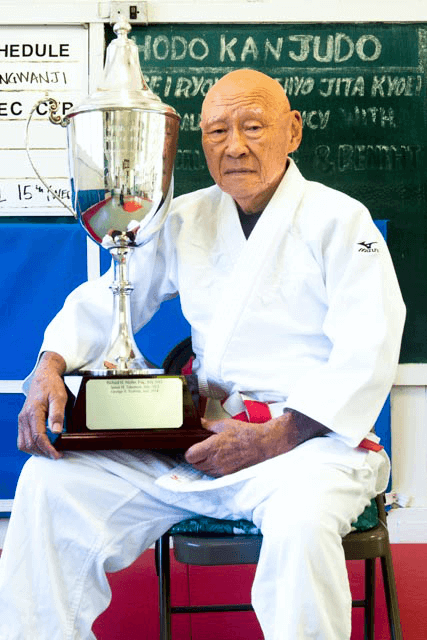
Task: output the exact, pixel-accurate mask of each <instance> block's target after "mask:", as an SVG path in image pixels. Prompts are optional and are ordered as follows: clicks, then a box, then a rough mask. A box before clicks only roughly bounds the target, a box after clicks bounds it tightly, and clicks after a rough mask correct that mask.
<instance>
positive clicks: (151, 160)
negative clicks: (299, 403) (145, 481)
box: [27, 18, 209, 450]
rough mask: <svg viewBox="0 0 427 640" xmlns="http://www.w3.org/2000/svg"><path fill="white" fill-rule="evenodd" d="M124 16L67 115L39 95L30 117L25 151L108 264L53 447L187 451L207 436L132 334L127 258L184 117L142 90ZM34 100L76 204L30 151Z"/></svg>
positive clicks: (160, 207) (150, 227)
mask: <svg viewBox="0 0 427 640" xmlns="http://www.w3.org/2000/svg"><path fill="white" fill-rule="evenodd" d="M130 29H131V27H130V25H129V24H128V23H127V22H126V21H125V20H124V19H123V18H120V19H119V21H118V23H117V24H116V25H114V31H115V33H116V35H117V38H116V39H115V40H113V41H112V42H111V43H110V44H109V45H108V47H107V55H106V62H105V67H104V74H103V79H102V82H101V84H100V86H99V88H98V90H97V91H96V92H95V93H94V94H92V95H91V96H89V97H88V98H87V100H86V101H85V102H84V103H83V104H82V105H80V106H79V107H78V108H76V109H75V110H73V111H72V112H70V113H67V114H66V116H65V117H64V118H61V117H60V116H58V115H57V107H58V104H57V102H56V101H55V100H54V99H53V98H46V97H45V98H43V99H42V100H40V101H39V103H37V105H35V107H34V108H33V110H32V112H31V114H30V117H29V120H28V123H27V153H28V157H29V160H30V162H31V165H32V166H33V169H34V171H35V173H36V175H37V176H38V178H39V179H40V180H41V182H42V183H43V184H44V186H45V187H46V188H47V189H48V190H49V191H50V192H51V193H52V194H53V195H54V196H55V197H56V198H57V199H58V200H60V201H61V203H62V204H64V206H66V207H67V208H68V209H69V210H70V211H71V212H72V214H73V215H74V216H75V217H77V218H78V220H79V221H80V223H81V224H82V226H83V227H84V229H85V230H86V232H87V233H88V235H89V236H90V237H91V238H92V239H93V240H94V241H95V242H96V243H98V244H99V245H101V246H102V247H104V248H105V249H108V250H109V251H110V253H111V255H112V257H113V262H114V281H113V283H112V285H111V287H110V288H111V289H112V292H113V302H112V308H113V313H112V332H111V337H110V342H109V344H108V345H106V349H105V352H104V354H103V356H102V357H101V364H102V366H101V368H97V369H93V370H85V371H81V370H80V371H77V372H75V374H76V375H79V376H82V381H81V385H80V389H79V392H78V394H77V397H76V398H75V397H74V396H73V394H71V392H69V402H68V403H67V409H66V431H65V432H64V433H62V434H61V435H60V436H59V437H58V438H57V439H56V440H55V442H54V445H55V447H56V448H57V449H111V448H126V449H129V448H144V449H147V448H148V449H168V450H170V449H186V448H187V447H188V446H190V445H191V444H193V443H194V442H197V441H199V440H200V439H202V438H205V437H207V436H208V435H209V432H207V431H206V430H204V429H202V428H201V426H200V418H199V415H198V412H197V410H196V408H195V406H194V403H193V400H192V397H191V393H190V391H189V388H188V384H187V380H186V378H185V376H168V375H164V371H163V370H162V369H155V368H153V366H152V365H150V364H149V363H148V362H147V361H146V360H145V358H144V356H143V355H142V354H141V352H140V351H139V349H138V347H137V345H136V343H135V339H134V336H133V332H132V321H131V305H130V296H131V294H132V290H133V286H132V283H131V282H130V281H129V275H128V274H129V261H130V260H131V257H132V252H133V251H134V249H135V247H137V246H140V245H144V244H146V243H148V242H150V241H151V240H152V239H153V237H154V236H155V235H156V233H157V232H158V231H159V230H160V229H161V227H162V226H163V224H164V222H165V220H166V217H167V214H168V208H169V203H170V200H171V197H172V175H173V164H174V159H175V155H176V147H177V139H178V131H179V123H180V117H179V115H178V114H177V113H176V111H175V110H174V109H173V108H172V107H170V106H168V105H165V104H164V103H163V102H162V101H161V100H160V98H158V97H157V96H156V95H155V94H154V93H152V92H151V90H150V89H149V88H148V86H147V84H146V82H145V79H144V77H143V75H142V72H141V68H140V65H139V57H138V48H137V45H136V44H135V43H134V42H133V41H132V40H130V39H128V37H127V34H128V32H129V31H130ZM40 102H48V104H49V109H50V115H49V118H50V121H51V122H52V123H53V124H60V125H62V126H64V127H67V141H68V157H69V167H70V178H71V193H72V207H73V208H72V209H71V208H70V207H68V205H67V204H65V203H64V202H62V200H61V199H60V198H58V196H56V194H54V193H53V192H52V190H51V189H50V188H49V187H48V185H47V184H46V182H45V181H44V180H43V178H42V177H41V176H40V175H39V173H38V171H37V169H36V167H35V166H34V164H33V162H32V160H31V156H30V154H29V150H28V126H29V122H30V120H31V115H32V113H33V112H34V110H35V109H36V108H37V106H38V104H40Z"/></svg>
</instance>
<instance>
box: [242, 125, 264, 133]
mask: <svg viewBox="0 0 427 640" xmlns="http://www.w3.org/2000/svg"><path fill="white" fill-rule="evenodd" d="M261 129H262V125H260V124H248V125H246V127H245V130H246V131H248V132H249V133H258V132H259V131H261Z"/></svg>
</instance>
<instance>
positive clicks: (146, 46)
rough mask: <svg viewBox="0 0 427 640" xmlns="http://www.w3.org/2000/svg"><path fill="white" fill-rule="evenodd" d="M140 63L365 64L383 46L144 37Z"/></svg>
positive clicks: (372, 40)
mask: <svg viewBox="0 0 427 640" xmlns="http://www.w3.org/2000/svg"><path fill="white" fill-rule="evenodd" d="M138 46H139V51H140V54H141V57H142V58H143V60H144V62H149V61H150V60H157V61H161V62H164V61H171V62H174V63H176V62H177V61H181V62H183V63H184V62H191V61H193V62H197V63H200V62H204V63H209V64H215V63H216V64H218V63H220V64H229V63H237V62H239V63H245V64H257V63H258V64H260V63H262V64H275V63H280V62H281V63H284V62H289V61H293V62H297V63H306V62H310V63H315V64H316V65H330V64H335V65H343V64H345V63H352V64H360V63H364V64H369V63H374V62H378V61H379V60H380V59H381V55H382V52H383V45H382V43H381V40H380V38H379V37H378V36H377V35H374V34H372V33H365V34H362V35H360V36H359V37H352V36H350V35H348V34H346V33H342V32H335V33H329V34H326V33H325V34H322V35H313V34H311V33H303V34H290V35H284V36H282V35H280V36H277V37H276V38H273V37H272V36H271V35H268V36H267V37H262V36H260V35H258V34H257V35H255V34H254V35H246V36H242V35H239V34H236V35H233V34H228V33H221V34H218V36H215V37H214V38H213V39H212V38H208V37H200V36H198V37H188V36H187V37H186V36H184V35H166V34H160V35H157V36H155V37H153V36H151V35H149V34H147V35H145V37H144V38H143V39H142V42H141V43H140V44H139V45H138Z"/></svg>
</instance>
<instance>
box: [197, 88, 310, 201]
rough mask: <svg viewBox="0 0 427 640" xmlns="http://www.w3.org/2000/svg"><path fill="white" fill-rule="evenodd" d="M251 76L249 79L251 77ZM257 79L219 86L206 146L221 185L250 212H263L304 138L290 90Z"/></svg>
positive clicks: (210, 105)
mask: <svg viewBox="0 0 427 640" xmlns="http://www.w3.org/2000/svg"><path fill="white" fill-rule="evenodd" d="M249 78H250V76H249V77H248V79H249ZM270 83H271V79H268V82H267V83H266V84H267V87H263V86H259V85H258V86H254V85H253V83H250V82H247V81H246V82H244V83H241V82H240V83H239V84H238V85H237V86H236V87H234V86H233V83H230V82H225V83H224V84H225V86H223V87H221V88H218V89H216V87H214V88H213V90H212V91H211V95H210V96H208V98H207V99H206V100H205V104H204V106H203V113H202V123H201V127H202V144H203V150H204V152H205V156H206V161H207V163H208V168H209V171H210V173H211V176H212V177H213V179H214V180H215V182H216V184H217V185H218V186H219V187H220V188H221V189H222V190H223V191H225V192H226V193H229V194H230V195H231V196H232V197H233V199H234V200H235V201H236V202H237V203H238V204H239V205H240V206H241V207H242V209H243V210H244V211H245V212H247V213H253V212H256V211H260V210H262V209H263V208H264V207H265V206H266V205H267V204H268V202H269V200H270V199H271V197H272V195H273V193H274V191H275V190H276V188H277V186H278V184H279V182H280V180H281V179H282V177H283V174H284V173H285V170H286V165H287V158H288V153H290V152H291V151H294V150H295V149H296V148H297V147H298V145H299V142H300V138H301V118H300V115H299V114H298V112H295V111H290V108H289V103H288V101H287V99H286V96H285V94H284V93H283V92H282V90H281V89H280V87H279V85H278V89H279V90H280V91H277V90H275V88H274V87H273V90H270V87H269V85H270Z"/></svg>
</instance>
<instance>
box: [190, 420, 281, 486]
mask: <svg viewBox="0 0 427 640" xmlns="http://www.w3.org/2000/svg"><path fill="white" fill-rule="evenodd" d="M276 423H277V419H276V420H270V421H269V422H265V423H263V424H253V423H248V422H241V421H240V420H234V419H233V418H227V419H224V420H214V421H209V420H205V419H203V420H202V424H203V426H204V428H205V429H208V430H209V431H212V433H213V435H212V436H211V437H210V438H207V439H206V440H203V441H202V442H198V443H197V444H195V445H193V446H192V447H190V448H189V449H188V451H187V452H186V454H185V458H186V460H187V462H189V463H190V464H192V465H193V466H194V467H195V468H196V469H198V470H199V471H203V472H204V473H207V474H208V475H210V476H214V477H219V476H224V475H227V474H229V473H234V472H235V471H239V470H240V469H245V468H246V467H251V466H252V465H254V464H257V463H258V462H262V461H263V460H267V459H268V458H272V457H274V456H276V455H278V454H279V453H283V452H284V451H286V450H289V448H290V447H288V448H287V446H286V438H285V437H284V434H283V432H282V430H281V429H277V426H278V425H277V424H276Z"/></svg>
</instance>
